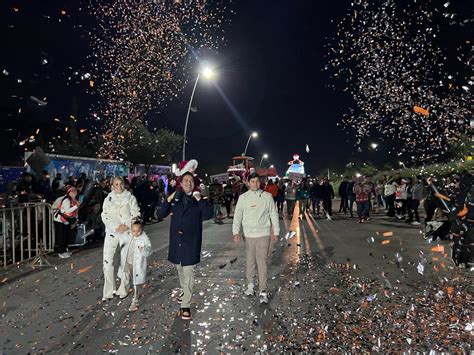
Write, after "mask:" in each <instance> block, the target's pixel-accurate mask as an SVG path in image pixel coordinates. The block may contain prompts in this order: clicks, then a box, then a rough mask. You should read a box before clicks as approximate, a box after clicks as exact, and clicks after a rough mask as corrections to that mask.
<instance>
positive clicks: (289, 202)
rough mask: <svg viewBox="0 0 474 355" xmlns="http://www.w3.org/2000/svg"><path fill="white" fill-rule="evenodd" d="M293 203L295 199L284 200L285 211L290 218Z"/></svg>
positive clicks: (293, 206)
mask: <svg viewBox="0 0 474 355" xmlns="http://www.w3.org/2000/svg"><path fill="white" fill-rule="evenodd" d="M295 204H296V201H295V200H286V212H287V213H288V216H290V218H291V217H292V216H293V211H294V209H295Z"/></svg>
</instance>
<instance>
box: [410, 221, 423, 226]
mask: <svg viewBox="0 0 474 355" xmlns="http://www.w3.org/2000/svg"><path fill="white" fill-rule="evenodd" d="M410 224H411V225H412V226H419V225H420V224H421V223H420V222H418V221H413V222H411V223H410Z"/></svg>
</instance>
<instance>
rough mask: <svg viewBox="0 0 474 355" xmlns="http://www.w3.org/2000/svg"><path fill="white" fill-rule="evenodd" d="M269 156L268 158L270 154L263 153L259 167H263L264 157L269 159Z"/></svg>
mask: <svg viewBox="0 0 474 355" xmlns="http://www.w3.org/2000/svg"><path fill="white" fill-rule="evenodd" d="M267 158H268V154H263V155H262V159H260V164H259V165H258V167H259V168H261V167H262V163H263V159H267Z"/></svg>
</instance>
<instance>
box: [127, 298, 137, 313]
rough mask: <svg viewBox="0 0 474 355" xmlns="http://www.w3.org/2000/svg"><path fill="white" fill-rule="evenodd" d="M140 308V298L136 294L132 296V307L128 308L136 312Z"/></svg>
mask: <svg viewBox="0 0 474 355" xmlns="http://www.w3.org/2000/svg"><path fill="white" fill-rule="evenodd" d="M137 309H138V300H137V298H136V297H135V296H134V297H133V298H132V304H131V305H130V308H129V309H128V310H129V311H130V312H135V311H136V310H137Z"/></svg>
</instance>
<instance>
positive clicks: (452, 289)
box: [446, 286, 454, 296]
mask: <svg viewBox="0 0 474 355" xmlns="http://www.w3.org/2000/svg"><path fill="white" fill-rule="evenodd" d="M446 292H447V293H448V295H449V296H451V295H452V294H453V292H454V287H451V286H450V287H448V288H447V289H446Z"/></svg>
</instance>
